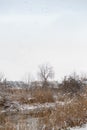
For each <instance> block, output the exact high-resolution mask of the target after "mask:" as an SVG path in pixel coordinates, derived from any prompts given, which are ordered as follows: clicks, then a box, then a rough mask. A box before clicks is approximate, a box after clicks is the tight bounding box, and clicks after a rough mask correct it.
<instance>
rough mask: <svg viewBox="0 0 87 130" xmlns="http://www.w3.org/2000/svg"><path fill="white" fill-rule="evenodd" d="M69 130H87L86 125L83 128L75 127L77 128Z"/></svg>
mask: <svg viewBox="0 0 87 130" xmlns="http://www.w3.org/2000/svg"><path fill="white" fill-rule="evenodd" d="M70 130H87V125H86V126H84V127H81V128H79V127H77V128H71V129H70Z"/></svg>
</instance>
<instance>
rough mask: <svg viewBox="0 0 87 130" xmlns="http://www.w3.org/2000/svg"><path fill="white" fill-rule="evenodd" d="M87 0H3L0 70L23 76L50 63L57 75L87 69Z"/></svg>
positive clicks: (0, 9) (10, 77)
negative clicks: (39, 66) (41, 65)
mask: <svg viewBox="0 0 87 130" xmlns="http://www.w3.org/2000/svg"><path fill="white" fill-rule="evenodd" d="M86 56H87V0H0V72H4V73H5V75H6V77H7V79H8V80H21V79H22V77H23V75H24V74H25V73H27V72H30V73H32V74H33V75H34V77H36V74H37V71H38V65H39V64H43V63H50V64H51V65H52V66H53V67H54V71H55V73H56V74H55V79H59V78H61V77H63V76H64V75H66V74H70V73H72V72H74V71H76V72H77V73H83V72H85V73H87V60H86Z"/></svg>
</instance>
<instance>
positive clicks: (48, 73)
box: [38, 64, 54, 87]
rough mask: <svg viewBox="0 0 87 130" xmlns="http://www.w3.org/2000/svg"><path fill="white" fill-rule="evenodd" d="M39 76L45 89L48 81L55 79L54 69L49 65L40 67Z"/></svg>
mask: <svg viewBox="0 0 87 130" xmlns="http://www.w3.org/2000/svg"><path fill="white" fill-rule="evenodd" d="M38 75H39V78H40V79H41V81H42V84H43V87H46V86H47V85H48V81H49V80H50V79H52V78H53V77H54V71H53V67H52V66H50V65H48V64H42V65H40V66H39V72H38Z"/></svg>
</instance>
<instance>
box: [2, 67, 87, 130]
mask: <svg viewBox="0 0 87 130" xmlns="http://www.w3.org/2000/svg"><path fill="white" fill-rule="evenodd" d="M45 67H46V68H45V69H44V68H41V67H40V71H39V75H40V76H41V80H40V81H33V82H31V83H29V85H28V83H24V82H21V85H22V87H21V86H20V87H19V86H18V87H17V84H16V87H15V85H13V86H12V84H13V83H14V84H15V82H11V84H10V81H9V82H8V81H6V80H1V81H0V130H68V129H71V128H72V129H73V128H75V127H77V128H78V127H83V126H84V125H85V124H86V123H87V84H86V80H87V79H86V77H84V78H83V77H79V76H77V75H76V74H74V75H71V76H67V77H64V79H63V80H62V82H61V83H58V82H56V81H50V80H48V79H49V78H51V77H53V76H52V75H53V70H51V69H52V68H48V67H47V66H45ZM43 70H44V71H43ZM41 74H42V75H41ZM17 83H18V82H17ZM19 84H20V83H19ZM23 85H24V87H23Z"/></svg>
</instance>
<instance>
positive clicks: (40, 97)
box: [32, 89, 54, 103]
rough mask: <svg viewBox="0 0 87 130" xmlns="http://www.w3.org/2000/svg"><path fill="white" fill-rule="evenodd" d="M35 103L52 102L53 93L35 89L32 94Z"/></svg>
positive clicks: (48, 90) (47, 90)
mask: <svg viewBox="0 0 87 130" xmlns="http://www.w3.org/2000/svg"><path fill="white" fill-rule="evenodd" d="M32 96H33V98H34V99H35V102H36V103H46V102H54V98H53V93H52V92H51V90H50V89H37V90H35V91H34V92H33V93H32Z"/></svg>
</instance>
